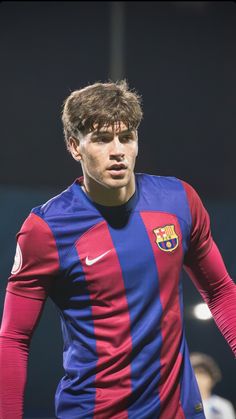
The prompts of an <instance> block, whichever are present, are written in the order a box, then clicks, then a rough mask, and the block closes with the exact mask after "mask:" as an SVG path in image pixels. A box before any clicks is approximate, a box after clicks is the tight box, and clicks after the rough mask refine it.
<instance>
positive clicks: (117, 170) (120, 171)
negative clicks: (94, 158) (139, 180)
mask: <svg viewBox="0 0 236 419" xmlns="http://www.w3.org/2000/svg"><path fill="white" fill-rule="evenodd" d="M107 170H108V172H109V173H110V174H111V175H112V176H116V177H117V176H124V174H125V172H126V170H127V166H126V165H125V164H123V163H115V164H112V165H111V166H109V167H108V169H107Z"/></svg>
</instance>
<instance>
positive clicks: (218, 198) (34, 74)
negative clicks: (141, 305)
mask: <svg viewBox="0 0 236 419" xmlns="http://www.w3.org/2000/svg"><path fill="white" fill-rule="evenodd" d="M117 22H118V23H117ZM116 24H117V25H116ZM115 26H118V32H116V31H115ZM114 63H115V64H114ZM117 63H118V64H119V63H120V66H119V65H118V64H117ZM0 74H1V77H0V106H1V108H0V118H1V125H0V141H1V148H0V194H1V201H0V202H1V206H0V216H1V229H0V231H1V233H0V234H1V238H0V254H1V273H2V276H1V285H0V299H1V310H2V303H3V299H4V293H5V286H6V282H7V276H8V274H9V271H10V269H11V266H12V263H13V258H14V252H15V234H16V232H17V231H18V230H19V228H20V226H21V224H22V222H23V220H24V219H25V217H26V216H27V215H28V213H29V211H30V209H31V208H32V207H34V206H36V205H39V204H40V203H42V202H44V201H45V200H47V199H49V198H50V197H51V196H52V195H54V194H56V193H58V192H59V191H61V190H62V189H64V188H66V187H67V186H68V185H69V184H71V183H72V182H73V180H74V179H75V178H76V177H77V176H78V175H80V174H81V171H80V167H79V165H78V164H76V162H75V161H74V160H73V159H72V158H71V156H70V155H69V153H68V152H67V151H66V149H65V145H64V139H63V131H62V124H61V121H60V116H61V110H62V103H63V101H64V99H65V98H66V97H67V96H68V95H69V94H70V92H71V91H72V90H75V89H79V88H81V87H84V86H85V85H87V84H89V83H93V82H95V81H107V80H108V79H112V80H115V79H116V78H117V77H118V78H121V77H125V78H126V79H127V81H128V82H129V85H130V87H131V88H135V89H136V90H137V91H138V92H139V93H140V94H141V95H142V97H143V105H144V120H143V122H142V124H141V127H140V130H139V140H140V153H139V157H138V161H137V166H136V169H137V171H141V172H148V173H153V174H162V175H168V176H177V177H179V178H182V179H184V180H186V181H187V182H189V183H191V184H192V185H193V186H194V187H195V189H196V190H197V191H198V192H199V194H200V195H201V197H202V199H203V202H204V204H205V206H206V207H207V209H208V211H209V213H210V216H211V221H212V231H213V235H214V237H215V240H216V241H217V244H218V246H219V248H220V250H221V252H222V255H223V257H224V260H225V263H226V265H227V268H228V271H229V273H230V274H231V276H233V277H234V278H236V266H235V257H234V255H235V234H236V228H235V217H234V214H235V210H236V192H235V151H236V145H235V138H236V118H235V114H236V3H235V2H233V1H226V2H221V1H219V2H214V1H213V2H208V1H205V2H201V1H195V2H188V1H186V2H181V1H179V2H168V1H167V2H158V1H157V2H144V1H140V2H96V3H95V2H90V1H87V2H82V1H77V2H76V1H75V2H70V1H61V2H57V1H54V2H52V1H48V2H41V1H39V2H22V1H19V2H14V1H12V2H7V1H5V2H4V1H2V2H0ZM184 290H185V320H186V329H187V331H186V333H187V338H188V343H189V349H190V351H201V352H206V353H208V354H209V355H212V356H214V358H215V359H216V361H217V362H218V364H219V366H220V368H221V369H222V372H223V380H222V382H221V383H219V384H218V385H217V387H216V389H215V391H216V393H218V394H219V395H221V396H223V397H226V398H228V399H230V400H231V401H232V402H233V403H234V404H235V405H236V395H235V387H236V385H235V384H236V381H235V360H234V359H233V355H232V353H231V350H230V349H229V347H228V345H227V344H226V342H225V341H224V339H223V338H222V336H221V334H220V332H219V331H218V329H217V328H216V326H215V324H214V322H213V321H212V320H210V321H208V322H200V321H197V320H194V319H193V317H192V315H191V309H192V306H193V305H194V304H195V303H197V302H201V298H200V296H199V294H198V293H197V292H196V291H195V289H194V287H193V285H192V284H191V282H190V281H189V279H188V278H187V276H185V277H184ZM61 353H62V341H61V337H60V325H59V321H58V317H57V313H56V310H55V308H54V306H53V305H52V303H51V302H50V301H48V302H47V304H46V308H45V312H44V313H43V317H42V319H41V322H40V325H39V327H38V329H37V331H36V333H35V335H34V339H33V342H32V347H31V355H30V366H29V376H28V377H29V378H28V384H27V393H26V416H27V417H40V418H44V417H49V416H51V417H53V415H54V413H53V396H54V392H55V388H56V385H57V383H58V380H59V379H60V377H61V375H62V374H63V371H62V368H61V363H62V354H61Z"/></svg>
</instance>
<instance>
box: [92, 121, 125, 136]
mask: <svg viewBox="0 0 236 419" xmlns="http://www.w3.org/2000/svg"><path fill="white" fill-rule="evenodd" d="M127 130H129V129H128V127H127V125H126V124H124V122H122V121H117V122H114V124H110V125H108V124H104V125H103V126H101V127H100V128H99V129H98V124H95V125H94V127H93V129H92V130H91V132H92V133H99V132H108V133H112V134H113V133H119V132H122V131H127ZM130 131H133V130H132V129H130Z"/></svg>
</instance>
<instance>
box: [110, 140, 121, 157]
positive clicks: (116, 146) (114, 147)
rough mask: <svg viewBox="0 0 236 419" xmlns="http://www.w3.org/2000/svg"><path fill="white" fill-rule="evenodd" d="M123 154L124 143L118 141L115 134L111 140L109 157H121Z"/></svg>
mask: <svg viewBox="0 0 236 419" xmlns="http://www.w3.org/2000/svg"><path fill="white" fill-rule="evenodd" d="M124 156H125V152H124V144H122V143H121V142H120V140H119V137H118V136H115V137H114V138H113V140H112V142H111V149H110V158H111V159H123V158H124Z"/></svg>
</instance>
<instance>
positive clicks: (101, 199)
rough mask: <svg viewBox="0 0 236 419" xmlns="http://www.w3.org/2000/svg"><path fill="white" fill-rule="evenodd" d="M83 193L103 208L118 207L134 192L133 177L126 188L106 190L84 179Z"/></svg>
mask: <svg viewBox="0 0 236 419" xmlns="http://www.w3.org/2000/svg"><path fill="white" fill-rule="evenodd" d="M82 189H83V191H84V192H85V193H86V194H87V195H88V196H89V197H90V198H91V199H92V201H94V202H96V203H97V204H100V205H104V206H118V205H123V204H125V203H126V202H127V201H128V200H129V199H130V198H131V196H132V195H133V194H134V192H135V176H134V174H133V177H132V179H131V181H130V183H129V184H128V185H126V186H123V187H120V188H106V187H104V186H103V185H101V184H98V183H97V182H94V181H92V180H88V179H86V178H84V182H83V185H82Z"/></svg>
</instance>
